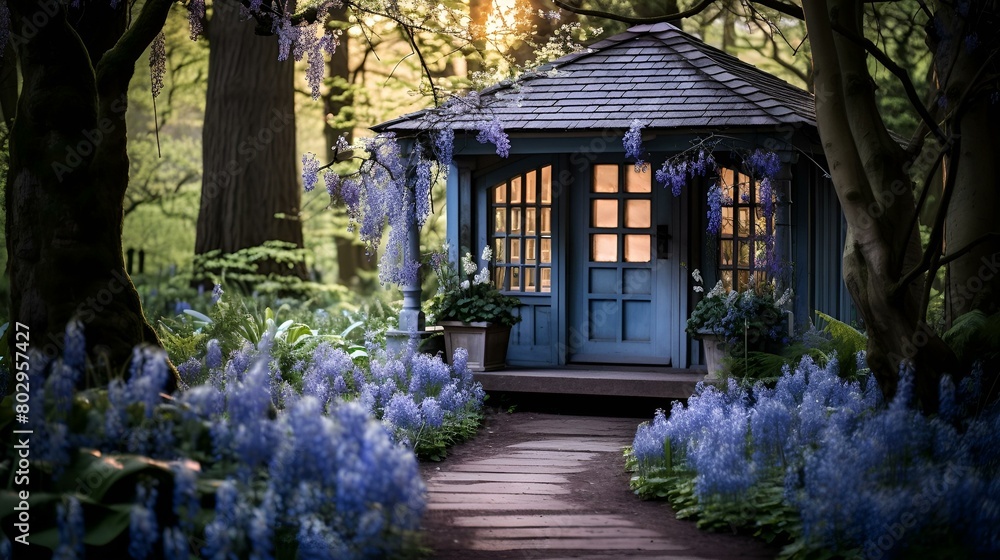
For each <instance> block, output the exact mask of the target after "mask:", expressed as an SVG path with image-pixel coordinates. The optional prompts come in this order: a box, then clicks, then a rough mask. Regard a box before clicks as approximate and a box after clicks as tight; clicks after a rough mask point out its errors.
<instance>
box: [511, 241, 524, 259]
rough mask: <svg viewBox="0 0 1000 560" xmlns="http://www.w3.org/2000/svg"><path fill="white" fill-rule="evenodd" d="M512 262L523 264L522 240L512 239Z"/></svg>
mask: <svg viewBox="0 0 1000 560" xmlns="http://www.w3.org/2000/svg"><path fill="white" fill-rule="evenodd" d="M510 262H512V263H520V262H521V240H520V239H511V240H510Z"/></svg>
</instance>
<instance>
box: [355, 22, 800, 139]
mask: <svg viewBox="0 0 1000 560" xmlns="http://www.w3.org/2000/svg"><path fill="white" fill-rule="evenodd" d="M449 106H450V107H449ZM467 106H475V107H478V109H477V110H474V111H469V110H467V109H464V108H463V109H459V107H467ZM814 107H815V106H814V100H813V96H812V94H810V93H808V92H806V91H804V90H801V89H799V88H797V87H794V86H792V85H790V84H788V83H787V82H784V81H782V80H780V79H778V78H776V77H774V76H772V75H771V74H768V73H767V72H764V71H761V70H759V69H757V68H756V67H754V66H752V65H750V64H747V63H745V62H742V61H741V60H739V59H738V58H736V57H734V56H731V55H729V54H726V53H724V52H722V51H720V50H718V49H715V48H713V47H710V46H708V45H706V44H705V43H703V42H702V41H701V40H699V39H697V38H695V37H693V36H691V35H688V34H687V33H684V32H683V31H681V30H680V29H678V28H676V27H674V26H673V25H670V24H667V23H660V24H655V25H640V26H636V27H632V28H630V29H629V30H628V31H626V32H625V33H621V34H619V35H615V36H614V37H611V38H608V39H605V40H603V41H599V42H597V43H594V44H593V45H591V46H590V47H589V48H588V49H585V50H583V51H580V52H577V53H573V54H570V55H567V56H564V57H562V58H559V59H557V60H554V61H552V62H551V63H549V64H546V65H545V66H542V67H541V68H539V69H538V70H537V71H534V72H531V73H529V74H525V75H524V76H521V77H520V78H518V79H517V80H513V81H508V82H505V83H502V84H499V85H497V86H492V87H490V88H487V89H486V90H483V91H482V92H480V93H479V94H472V95H471V96H469V97H466V98H464V99H459V100H452V101H451V102H449V103H448V104H446V105H445V106H444V107H443V108H442V109H438V111H442V110H443V111H445V112H446V114H447V115H448V116H447V117H446V120H447V121H448V122H449V123H450V124H451V125H452V126H453V127H454V128H456V129H458V130H473V129H475V125H476V123H479V122H481V121H483V120H484V119H491V118H493V117H500V119H501V120H502V122H503V124H504V128H505V129H506V130H507V131H508V132H517V131H522V132H539V131H571V130H574V131H584V130H588V129H603V128H627V127H628V126H629V124H630V123H631V122H632V120H633V119H639V120H641V121H642V122H643V124H644V125H645V126H646V128H648V129H653V128H660V129H670V128H685V129H692V128H694V129H702V128H708V129H720V128H721V129H731V128H736V127H772V126H779V125H788V124H793V125H794V124H807V125H813V126H815V116H814V115H815V113H814ZM449 109H452V110H449ZM433 120H437V119H436V118H434V117H433V116H432V114H431V113H430V112H429V111H426V110H425V111H419V112H416V113H411V114H409V115H405V116H403V117H400V118H397V119H394V120H391V121H388V122H385V123H382V124H380V125H378V126H376V127H374V129H375V130H376V131H380V132H381V131H393V130H394V131H400V132H403V131H407V130H416V129H425V128H428V127H429V126H433V124H432V121H433Z"/></svg>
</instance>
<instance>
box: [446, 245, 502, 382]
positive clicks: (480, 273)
mask: <svg viewBox="0 0 1000 560" xmlns="http://www.w3.org/2000/svg"><path fill="white" fill-rule="evenodd" d="M446 252H447V248H446V249H445V252H443V253H437V254H435V255H433V256H432V257H431V267H432V268H433V269H434V273H435V274H436V275H437V279H438V291H437V294H435V295H434V297H433V298H432V299H431V301H430V304H429V307H428V313H429V314H430V315H432V319H433V321H434V322H435V324H437V325H440V326H441V327H442V328H443V331H444V345H445V358H446V359H447V360H448V361H449V363H451V359H452V356H453V355H454V352H455V349H456V348H465V349H466V350H467V351H468V352H469V362H468V365H469V369H470V370H472V371H490V370H496V369H502V368H503V367H504V366H505V365H506V363H507V344H508V342H509V341H510V328H511V327H512V326H514V325H515V324H517V322H518V321H520V320H521V318H520V317H518V316H517V315H514V313H513V310H514V308H515V307H517V306H518V305H520V304H521V300H519V299H518V298H516V297H513V296H505V295H503V294H502V293H500V290H498V289H497V288H496V287H495V286H494V285H493V283H492V282H490V267H489V265H490V262H491V260H492V258H493V254H492V251H490V248H489V247H486V248H484V249H483V254H482V255H481V256H480V260H481V261H482V266H479V265H477V264H476V261H475V258H474V257H473V256H472V253H466V254H465V256H464V257H463V258H462V262H461V268H460V269H456V267H455V266H454V265H453V264H452V263H451V262H450V261H448V259H447V257H446V256H445V255H446Z"/></svg>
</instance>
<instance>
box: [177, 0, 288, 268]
mask: <svg viewBox="0 0 1000 560" xmlns="http://www.w3.org/2000/svg"><path fill="white" fill-rule="evenodd" d="M238 6H239V5H238V4H236V3H232V2H216V3H215V4H214V6H213V15H212V20H211V21H210V22H209V24H208V26H207V29H206V35H207V36H208V40H209V45H210V49H209V56H208V93H207V96H206V97H207V99H206V102H205V125H204V128H203V131H202V160H203V165H204V172H203V179H202V191H201V207H200V209H199V212H198V228H197V233H196V239H195V253H196V254H199V255H200V254H204V253H207V252H209V251H212V250H221V251H222V252H223V253H233V252H235V251H238V250H240V249H245V248H247V247H254V246H257V245H261V244H262V243H264V242H265V241H271V240H279V241H286V242H290V243H294V244H295V245H296V246H297V247H302V223H301V222H300V221H299V203H300V200H301V195H300V192H299V183H298V180H297V176H298V173H297V169H298V168H297V149H296V144H295V99H294V93H295V92H294V88H293V79H294V66H293V63H292V60H291V57H289V59H288V60H286V61H283V62H282V61H279V60H278V42H277V41H275V40H274V38H273V37H261V36H258V35H255V34H254V22H253V21H243V20H242V19H241V18H240V15H239V10H238ZM276 215H280V216H277V217H276ZM260 272H262V273H265V274H266V273H271V272H274V273H279V274H291V275H295V276H298V277H300V278H305V277H306V270H305V264H304V263H300V264H299V265H298V266H295V267H292V268H288V267H287V266H281V267H279V266H277V265H276V263H265V264H264V265H263V266H262V268H261V270H260Z"/></svg>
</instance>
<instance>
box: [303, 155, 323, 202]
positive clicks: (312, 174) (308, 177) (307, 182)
mask: <svg viewBox="0 0 1000 560" xmlns="http://www.w3.org/2000/svg"><path fill="white" fill-rule="evenodd" d="M318 181H319V160H318V159H316V154H314V153H312V152H306V153H305V154H304V155H303V156H302V186H303V187H304V188H305V189H306V192H312V190H313V189H315V188H316V183H317V182H318Z"/></svg>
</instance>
